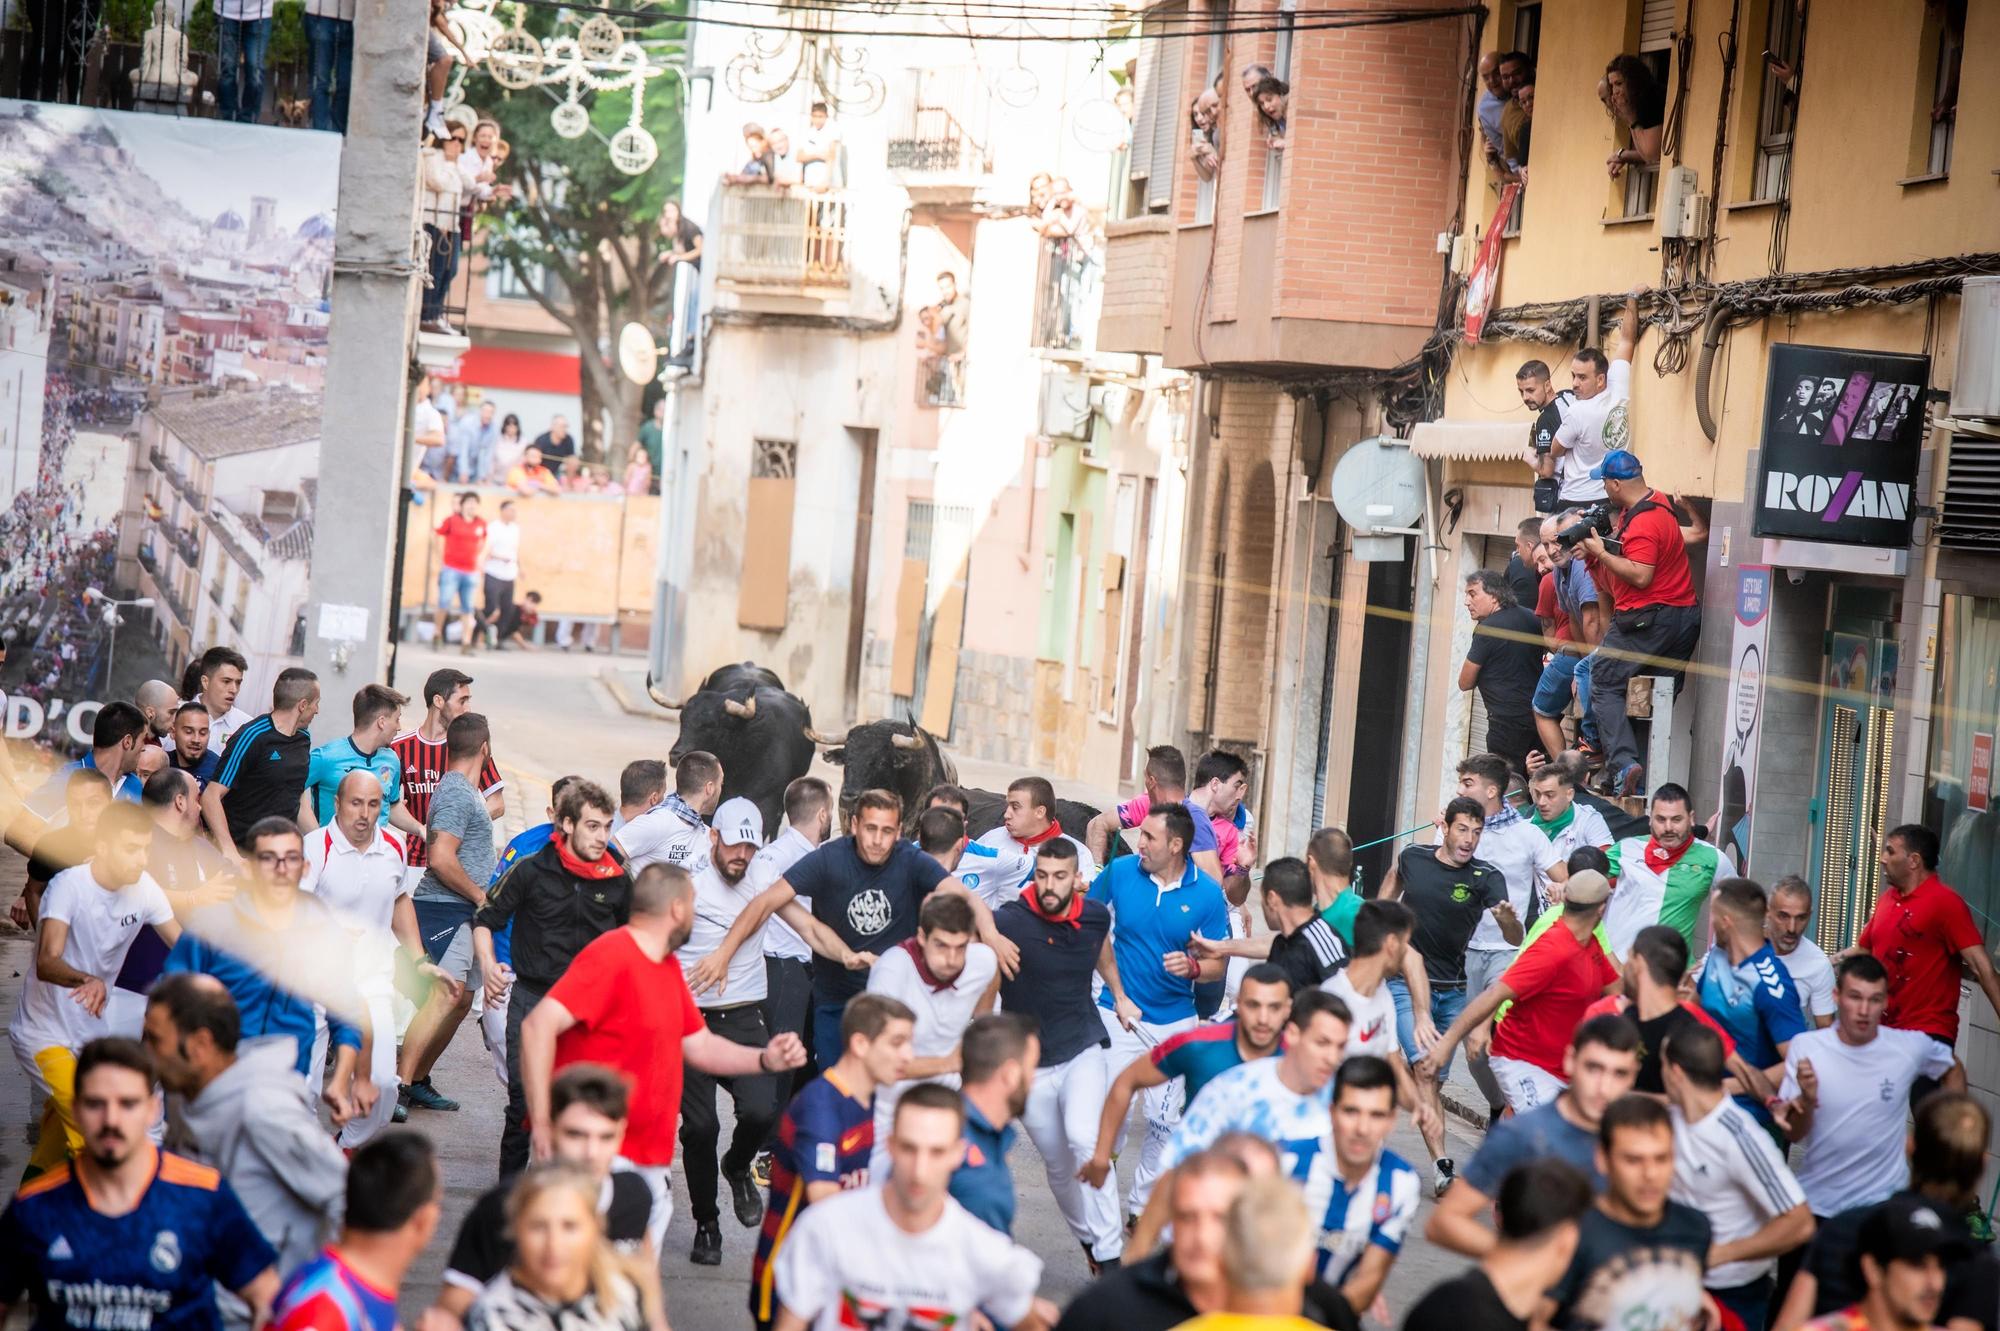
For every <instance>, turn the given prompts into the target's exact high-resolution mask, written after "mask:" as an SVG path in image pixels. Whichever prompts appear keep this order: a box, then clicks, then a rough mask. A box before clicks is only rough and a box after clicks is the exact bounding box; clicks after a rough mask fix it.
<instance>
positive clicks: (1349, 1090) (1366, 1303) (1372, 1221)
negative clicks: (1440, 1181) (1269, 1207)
mask: <svg viewBox="0 0 2000 1331" xmlns="http://www.w3.org/2000/svg"><path fill="white" fill-rule="evenodd" d="M1395 1126H1396V1077H1395V1073H1394V1072H1393V1071H1392V1070H1391V1069H1390V1067H1389V1064H1388V1063H1387V1062H1386V1061H1384V1060H1382V1059H1380V1058H1376V1057H1375V1056H1373V1055H1371V1054H1363V1055H1360V1056H1359V1057H1356V1056H1354V1055H1352V1054H1350V1055H1349V1056H1348V1057H1347V1059H1346V1060H1345V1061H1343V1062H1342V1063H1341V1065H1340V1070H1339V1072H1337V1073H1335V1074H1334V1078H1333V1195H1332V1197H1330V1198H1329V1199H1328V1201H1327V1204H1326V1213H1325V1217H1324V1219H1322V1220H1321V1221H1320V1237H1319V1253H1318V1261H1317V1266H1316V1271H1317V1274H1318V1276H1319V1278H1320V1279H1321V1280H1324V1281H1326V1283H1327V1284H1329V1285H1333V1286H1335V1287H1336V1288H1338V1289H1339V1290H1340V1292H1341V1294H1342V1296H1343V1297H1345V1298H1346V1300H1347V1304H1348V1306H1349V1307H1350V1308H1354V1309H1356V1310H1357V1311H1358V1310H1362V1309H1368V1308H1372V1307H1373V1306H1374V1303H1375V1298H1376V1296H1377V1295H1379V1294H1380V1293H1381V1292H1382V1282H1383V1281H1385V1280H1387V1279H1388V1278H1389V1268H1390V1267H1391V1266H1393V1265H1394V1264H1395V1261H1396V1254H1397V1253H1399V1252H1401V1251H1402V1249H1403V1240H1404V1238H1405V1237H1406V1236H1408V1234H1409V1232H1410V1224H1411V1222H1412V1221H1414V1220H1415V1219H1416V1218H1417V1198H1418V1197H1419V1196H1420V1195H1421V1194H1422V1192H1423V1184H1422V1182H1421V1181H1420V1180H1419V1179H1418V1178H1417V1172H1416V1171H1415V1170H1414V1169H1412V1168H1410V1166H1409V1165H1408V1164H1407V1163H1405V1161H1404V1160H1403V1158H1402V1157H1401V1156H1399V1155H1397V1154H1396V1153H1395V1152H1394V1151H1390V1150H1385V1149H1384V1148H1383V1143H1384V1142H1386V1141H1387V1140H1388V1139H1389V1132H1390V1130H1391V1129H1392V1128H1394V1127H1395Z"/></svg>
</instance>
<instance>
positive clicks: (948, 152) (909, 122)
mask: <svg viewBox="0 0 2000 1331" xmlns="http://www.w3.org/2000/svg"><path fill="white" fill-rule="evenodd" d="M892 114H893V116H894V119H893V121H892V122H891V123H892V124H893V126H894V128H893V129H892V130H891V132H890V135H889V144H888V154H887V159H888V167H889V169H890V170H891V171H900V172H903V173H905V174H907V175H917V176H985V175H991V174H992V172H993V155H992V153H991V152H990V151H989V145H990V143H991V142H992V140H991V138H990V137H989V128H990V122H991V119H992V94H991V93H990V92H989V91H988V88H987V81H986V76H985V73H984V71H981V70H978V69H969V68H953V69H912V70H907V71H905V73H904V76H903V79H902V81H901V82H900V83H899V84H898V85H897V88H896V104H895V106H894V108H893V111H892Z"/></svg>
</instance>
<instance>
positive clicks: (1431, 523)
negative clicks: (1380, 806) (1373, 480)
mask: <svg viewBox="0 0 2000 1331" xmlns="http://www.w3.org/2000/svg"><path fill="white" fill-rule="evenodd" d="M1431 496H1432V489H1431V464H1430V463H1428V462H1426V463H1424V532H1423V535H1422V537H1420V538H1419V539H1421V540H1422V541H1423V543H1424V548H1423V550H1422V551H1421V552H1420V553H1421V554H1422V555H1423V556H1424V561H1423V562H1424V563H1425V564H1428V568H1425V567H1423V566H1422V565H1419V567H1418V568H1417V569H1416V570H1415V572H1416V577H1417V587H1416V596H1415V598H1414V601H1413V603H1412V605H1411V609H1410V696H1409V701H1408V702H1406V703H1405V704H1404V706H1403V763H1402V770H1401V771H1400V772H1399V773H1398V774H1397V776H1396V826H1395V827H1394V828H1393V829H1384V831H1385V832H1387V831H1401V830H1402V829H1403V828H1405V827H1414V826H1416V823H1417V817H1418V814H1417V778H1418V777H1419V776H1420V775H1421V774H1422V772H1423V765H1424V722H1423V718H1424V694H1425V692H1426V691H1427V690H1428V688H1429V676H1430V654H1431V598H1432V593H1433V590H1434V588H1435V587H1436V585H1437V572H1438V568H1437V557H1438V537H1437V512H1436V509H1435V508H1434V506H1433V501H1432V497H1431Z"/></svg>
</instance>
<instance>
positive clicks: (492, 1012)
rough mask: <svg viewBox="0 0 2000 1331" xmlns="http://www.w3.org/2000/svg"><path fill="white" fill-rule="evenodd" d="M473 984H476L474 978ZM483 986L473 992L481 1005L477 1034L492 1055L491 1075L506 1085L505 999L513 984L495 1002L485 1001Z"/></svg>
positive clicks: (511, 994)
mask: <svg viewBox="0 0 2000 1331" xmlns="http://www.w3.org/2000/svg"><path fill="white" fill-rule="evenodd" d="M473 983H474V984H478V980H477V979H476V978H475V979H474V981H473ZM485 992H486V991H485V987H484V986H483V985H482V986H480V988H479V989H478V990H477V992H476V994H475V999H474V1001H475V1002H476V1003H479V1004H480V1005H481V1011H480V1013H479V1035H480V1038H481V1039H483V1040H484V1041H485V1042H486V1052H487V1053H489V1054H491V1055H493V1075H494V1076H496V1077H498V1078H499V1079H500V1084H501V1085H502V1086H505V1085H507V1000H509V999H511V998H512V997H513V996H514V986H513V985H511V984H510V985H508V986H507V988H506V990H505V992H503V993H502V994H501V995H500V1001H499V1002H497V1003H488V1002H486V1001H485Z"/></svg>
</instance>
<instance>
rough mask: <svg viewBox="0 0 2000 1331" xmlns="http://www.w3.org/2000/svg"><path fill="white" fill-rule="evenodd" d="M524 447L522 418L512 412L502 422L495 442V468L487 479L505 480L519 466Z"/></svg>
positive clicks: (489, 472) (489, 471) (492, 468)
mask: <svg viewBox="0 0 2000 1331" xmlns="http://www.w3.org/2000/svg"><path fill="white" fill-rule="evenodd" d="M522 447H523V444H522V440H521V418H520V417H519V416H516V415H515V414H514V413H513V412H511V411H510V412H508V413H507V414H506V416H505V417H503V418H502V419H501V421H500V435H499V438H497V439H496V440H494V442H493V466H492V467H491V468H490V469H488V471H487V473H486V475H487V479H489V480H491V479H495V478H502V479H504V478H505V477H506V475H507V473H509V472H511V471H513V470H514V468H515V467H517V466H519V465H520V462H521V450H522Z"/></svg>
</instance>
